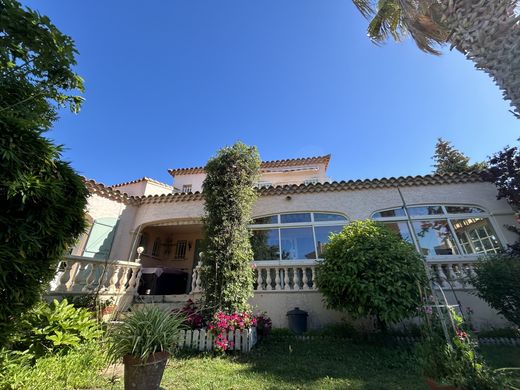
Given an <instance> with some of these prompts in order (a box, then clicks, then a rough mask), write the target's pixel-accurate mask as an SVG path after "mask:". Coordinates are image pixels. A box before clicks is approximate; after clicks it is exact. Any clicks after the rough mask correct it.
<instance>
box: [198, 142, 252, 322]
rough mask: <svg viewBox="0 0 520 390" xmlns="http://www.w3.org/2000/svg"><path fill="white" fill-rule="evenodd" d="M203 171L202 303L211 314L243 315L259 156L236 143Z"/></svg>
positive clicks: (249, 278) (249, 280)
mask: <svg viewBox="0 0 520 390" xmlns="http://www.w3.org/2000/svg"><path fill="white" fill-rule="evenodd" d="M205 171H206V179H205V180H204V184H203V194H204V199H205V206H204V207H205V217H204V230H205V235H206V251H205V253H204V257H203V259H202V261H203V265H202V269H201V281H202V287H203V291H204V293H203V301H204V304H205V306H206V308H207V309H208V310H209V311H210V312H212V313H214V312H217V311H220V310H222V311H227V312H238V311H243V310H246V308H247V300H248V298H249V297H250V296H251V295H252V293H253V269H252V268H251V259H252V258H253V250H252V249H251V243H250V241H249V236H250V233H249V231H248V229H247V225H248V224H249V221H250V219H251V208H252V206H253V203H254V202H255V200H256V191H255V189H254V187H253V186H254V183H255V182H256V180H257V178H258V175H259V172H260V157H259V155H258V151H257V149H256V148H255V147H249V146H247V145H245V144H243V143H241V142H237V143H235V144H234V145H233V146H230V147H226V148H223V149H221V150H220V151H219V152H218V153H217V155H216V156H215V157H213V158H211V159H210V160H209V161H208V163H207V164H206V167H205Z"/></svg>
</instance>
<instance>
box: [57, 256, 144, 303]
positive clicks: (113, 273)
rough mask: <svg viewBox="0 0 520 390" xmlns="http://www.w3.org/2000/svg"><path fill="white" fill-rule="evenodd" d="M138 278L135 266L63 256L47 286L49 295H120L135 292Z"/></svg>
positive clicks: (137, 265) (136, 266)
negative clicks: (96, 292) (93, 293)
mask: <svg viewBox="0 0 520 390" xmlns="http://www.w3.org/2000/svg"><path fill="white" fill-rule="evenodd" d="M140 274H141V265H140V264H139V263H134V262H129V261H120V260H108V261H107V260H99V259H93V258H89V257H80V256H66V257H65V258H64V259H63V261H61V262H60V264H59V266H58V269H57V271H56V275H55V277H54V279H53V280H52V282H51V283H50V286H49V290H48V292H47V293H48V294H49V295H67V294H69V295H81V294H88V293H92V292H95V291H99V292H100V293H101V294H110V295H123V294H126V293H129V292H132V293H133V292H135V290H136V289H137V286H138V283H139V278H140Z"/></svg>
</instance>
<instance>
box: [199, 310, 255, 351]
mask: <svg viewBox="0 0 520 390" xmlns="http://www.w3.org/2000/svg"><path fill="white" fill-rule="evenodd" d="M255 325H256V318H255V317H254V316H253V315H252V314H251V313H250V312H249V311H243V312H235V313H231V314H227V313H225V312H223V311H220V312H216V313H215V314H214V315H213V318H212V320H211V322H210V324H209V325H208V330H209V331H210V332H211V333H212V334H213V336H214V337H215V339H214V341H213V343H214V345H215V351H217V352H224V351H227V350H228V349H231V348H233V347H234V344H235V343H234V341H232V340H228V338H227V333H228V332H234V331H235V330H244V329H249V328H251V327H253V326H255Z"/></svg>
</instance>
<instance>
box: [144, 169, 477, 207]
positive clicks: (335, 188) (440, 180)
mask: <svg viewBox="0 0 520 390" xmlns="http://www.w3.org/2000/svg"><path fill="white" fill-rule="evenodd" d="M484 181H485V180H484V179H483V178H482V176H481V174H480V173H479V172H471V173H457V174H443V175H436V174H434V175H425V176H401V177H390V178H382V179H365V180H349V181H340V182H337V181H333V182H329V183H315V184H299V185H298V184H293V185H283V186H273V187H263V188H260V189H258V190H257V192H258V195H259V196H277V195H290V194H310V193H318V192H339V191H356V190H367V189H382V188H395V187H419V186H430V185H445V184H461V183H478V182H484ZM138 199H139V204H150V203H169V202H185V201H192V200H203V199H204V196H203V194H202V193H200V192H193V193H192V192H190V193H174V194H163V195H148V196H141V197H139V198H138Z"/></svg>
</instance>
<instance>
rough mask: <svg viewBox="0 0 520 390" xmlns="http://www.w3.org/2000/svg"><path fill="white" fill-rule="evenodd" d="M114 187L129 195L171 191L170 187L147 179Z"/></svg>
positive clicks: (168, 192) (159, 193)
mask: <svg viewBox="0 0 520 390" xmlns="http://www.w3.org/2000/svg"><path fill="white" fill-rule="evenodd" d="M114 189H116V190H118V191H120V192H124V193H127V194H128V195H130V196H143V195H145V196H148V195H161V194H170V193H171V192H172V189H171V188H168V187H165V186H162V185H160V184H157V183H154V182H151V181H147V180H143V181H139V182H137V183H129V184H125V185H123V186H117V187H114Z"/></svg>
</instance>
